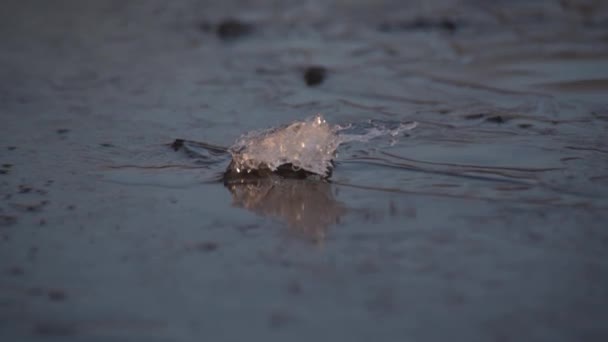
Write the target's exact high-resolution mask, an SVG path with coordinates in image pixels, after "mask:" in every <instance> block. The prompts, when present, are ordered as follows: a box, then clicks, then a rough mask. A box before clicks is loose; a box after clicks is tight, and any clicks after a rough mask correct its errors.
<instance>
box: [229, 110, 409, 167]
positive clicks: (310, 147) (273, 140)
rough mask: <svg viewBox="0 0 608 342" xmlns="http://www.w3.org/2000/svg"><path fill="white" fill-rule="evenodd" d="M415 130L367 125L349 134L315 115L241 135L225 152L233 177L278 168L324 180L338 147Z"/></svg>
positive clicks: (347, 128)
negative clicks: (316, 175) (316, 176)
mask: <svg viewBox="0 0 608 342" xmlns="http://www.w3.org/2000/svg"><path fill="white" fill-rule="evenodd" d="M415 126H416V124H415V123H410V124H400V123H399V124H398V125H397V126H396V127H391V128H389V127H386V126H385V125H376V124H370V125H369V126H368V127H358V128H361V129H354V133H352V131H353V125H348V126H346V127H341V126H338V125H336V126H331V125H329V124H328V123H327V121H325V119H324V118H323V117H322V116H321V115H320V114H317V115H316V116H314V117H312V118H310V119H308V120H304V121H298V122H294V123H292V124H290V125H287V126H282V127H278V128H271V129H267V130H263V131H254V132H250V133H248V134H245V135H244V136H242V137H241V138H239V139H238V140H237V142H236V143H235V144H234V145H233V146H232V147H230V149H229V151H230V153H231V154H232V163H231V168H232V169H233V170H234V171H236V172H237V173H249V172H251V171H252V170H263V169H268V170H270V171H276V170H277V169H278V168H279V167H280V166H284V165H291V167H292V168H293V170H294V171H299V170H304V171H308V172H311V173H315V174H318V175H321V176H326V177H327V176H328V175H329V174H330V173H331V167H332V160H333V158H334V157H335V155H336V149H337V148H338V146H339V145H340V144H341V143H345V142H351V141H363V142H365V141H368V140H370V139H373V138H376V137H379V136H383V135H390V136H393V137H394V136H396V135H398V134H400V133H402V132H403V131H405V130H409V129H412V128H414V127H415ZM341 132H343V133H341Z"/></svg>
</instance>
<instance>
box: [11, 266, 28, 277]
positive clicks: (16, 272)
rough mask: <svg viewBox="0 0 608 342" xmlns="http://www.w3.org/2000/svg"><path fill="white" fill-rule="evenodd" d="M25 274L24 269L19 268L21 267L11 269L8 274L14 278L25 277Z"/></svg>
mask: <svg viewBox="0 0 608 342" xmlns="http://www.w3.org/2000/svg"><path fill="white" fill-rule="evenodd" d="M24 273H25V272H24V271H23V268H21V267H19V266H15V267H11V268H10V269H9V270H8V274H10V275H12V276H20V275H23V274H24Z"/></svg>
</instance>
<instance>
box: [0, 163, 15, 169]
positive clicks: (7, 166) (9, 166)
mask: <svg viewBox="0 0 608 342" xmlns="http://www.w3.org/2000/svg"><path fill="white" fill-rule="evenodd" d="M2 167H3V168H5V169H10V168H11V167H13V164H8V163H6V164H2Z"/></svg>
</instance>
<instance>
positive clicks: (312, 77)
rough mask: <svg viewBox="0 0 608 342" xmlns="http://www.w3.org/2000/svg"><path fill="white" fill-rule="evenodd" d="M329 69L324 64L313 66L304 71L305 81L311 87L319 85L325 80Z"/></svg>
mask: <svg viewBox="0 0 608 342" xmlns="http://www.w3.org/2000/svg"><path fill="white" fill-rule="evenodd" d="M326 74H327V69H325V68H324V67H322V66H311V67H308V68H307V69H306V70H305V71H304V81H306V85H308V86H309V87H314V86H317V85H319V84H321V83H323V81H324V80H325V77H326Z"/></svg>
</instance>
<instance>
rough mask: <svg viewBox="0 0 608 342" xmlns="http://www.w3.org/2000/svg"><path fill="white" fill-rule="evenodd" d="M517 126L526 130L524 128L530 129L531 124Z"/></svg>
mask: <svg viewBox="0 0 608 342" xmlns="http://www.w3.org/2000/svg"><path fill="white" fill-rule="evenodd" d="M518 126H519V128H523V129H526V128H530V127H532V124H519V125H518Z"/></svg>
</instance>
